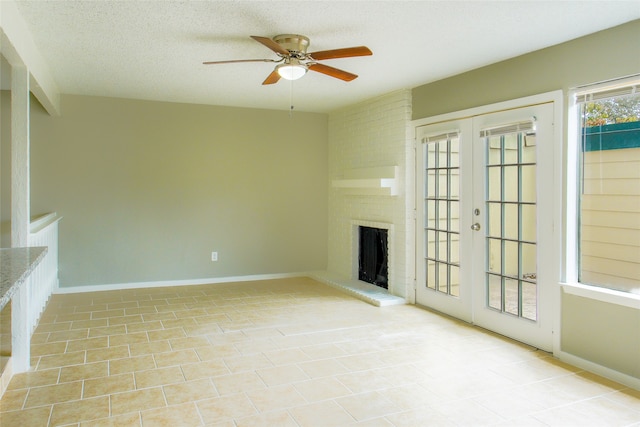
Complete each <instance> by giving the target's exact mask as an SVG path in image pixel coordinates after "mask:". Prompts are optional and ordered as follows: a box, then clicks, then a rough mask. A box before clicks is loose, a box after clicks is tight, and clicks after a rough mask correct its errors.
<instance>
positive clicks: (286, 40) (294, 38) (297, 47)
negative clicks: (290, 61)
mask: <svg viewBox="0 0 640 427" xmlns="http://www.w3.org/2000/svg"><path fill="white" fill-rule="evenodd" d="M273 41H274V42H276V43H278V44H279V45H280V46H282V47H283V48H285V49H287V50H288V51H289V52H291V56H293V57H297V58H299V59H304V57H305V56H306V54H307V48H308V47H309V38H308V37H306V36H302V35H300V34H280V35H278V36H275V37H274V38H273Z"/></svg>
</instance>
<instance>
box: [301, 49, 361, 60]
mask: <svg viewBox="0 0 640 427" xmlns="http://www.w3.org/2000/svg"><path fill="white" fill-rule="evenodd" d="M369 55H373V52H371V50H369V48H368V47H366V46H356V47H345V48H342V49H332V50H321V51H319V52H313V53H310V54H309V56H311V58H313V59H315V60H316V61H322V60H323V59H336V58H350V57H353V56H369Z"/></svg>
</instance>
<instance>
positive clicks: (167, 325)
mask: <svg viewBox="0 0 640 427" xmlns="http://www.w3.org/2000/svg"><path fill="white" fill-rule="evenodd" d="M32 343H33V347H32V370H31V371H30V372H27V373H24V374H19V375H16V376H15V377H14V378H13V380H12V381H11V383H10V384H9V388H8V391H7V392H6V393H5V395H4V397H3V398H2V400H0V425H2V426H3V427H5V426H6V427H9V426H19V427H26V426H61V425H64V426H83V427H84V426H144V427H148V426H219V427H227V426H229V427H231V426H270V427H271V426H292V427H293V426H298V427H307V426H362V427H364V426H367V427H374V426H411V427H416V426H465V425H467V426H479V425H499V426H545V425H552V426H573V425H575V426H632V425H633V426H640V392H639V391H634V390H631V389H628V388H625V387H624V386H622V385H620V384H617V383H614V382H611V381H608V380H605V379H603V378H599V377H597V376H595V375H592V374H589V373H587V372H584V371H581V370H580V369H577V368H575V367H572V366H569V365H566V364H564V363H561V362H558V361H557V360H554V359H553V358H551V357H550V356H549V354H547V353H544V352H541V351H537V350H535V349H533V348H530V347H528V346H525V345H522V344H519V343H516V342H513V341H511V340H508V339H505V338H502V337H500V336H497V335H494V334H491V333H488V332H486V331H484V330H480V329H477V328H474V327H471V326H469V325H466V324H464V323H461V322H458V321H455V320H452V319H449V318H447V317H443V316H441V315H438V314H435V313H432V312H429V311H426V310H424V309H421V308H418V307H415V306H410V305H399V306H390V307H384V308H378V307H374V306H372V305H369V304H367V303H364V302H362V301H360V300H357V299H354V298H352V297H351V296H348V295H346V294H344V293H341V292H340V291H337V290H335V289H333V288H331V287H328V286H325V285H323V284H320V283H318V282H314V281H312V280H311V279H306V278H301V279H285V280H272V281H263V282H252V283H233V284H216V285H208V286H185V287H173V288H153V289H136V290H124V291H109V292H94V293H85V294H73V295H55V296H53V297H52V299H51V301H50V303H49V305H48V307H47V309H46V311H45V313H44V314H43V317H42V320H41V321H40V324H39V326H38V328H37V330H36V332H35V334H34V336H33V340H32Z"/></svg>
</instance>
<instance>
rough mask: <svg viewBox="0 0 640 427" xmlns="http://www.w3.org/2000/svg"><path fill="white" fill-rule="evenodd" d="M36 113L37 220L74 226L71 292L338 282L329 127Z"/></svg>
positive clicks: (306, 117) (74, 108)
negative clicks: (304, 278)
mask: <svg viewBox="0 0 640 427" xmlns="http://www.w3.org/2000/svg"><path fill="white" fill-rule="evenodd" d="M32 110H33V111H32V115H31V123H32V132H31V147H32V148H31V170H32V176H31V200H32V207H31V210H32V214H33V215H38V214H41V213H45V212H49V211H56V212H58V214H59V215H60V216H62V217H63V220H62V222H61V223H60V238H59V243H60V283H61V286H63V287H67V286H83V285H102V284H122V283H132V282H148V281H171V280H188V279H200V278H216V277H229V276H244V275H254V274H275V273H290V272H301V271H309V270H319V269H325V268H326V264H327V261H326V260H327V243H326V240H327V239H326V235H327V182H328V178H327V116H326V115H324V114H311V113H295V114H293V116H292V117H290V116H289V113H288V112H285V111H270V110H258V109H242V108H229V107H215V106H203V105H191V104H176V103H161V102H150V101H135V100H125V99H114V98H99V97H85V96H70V95H65V96H63V100H62V115H61V116H60V117H51V116H49V115H48V114H46V112H45V111H44V110H43V109H42V108H41V107H39V106H38V105H34V106H33V108H32ZM212 251H218V252H219V261H218V262H212V261H211V252H212Z"/></svg>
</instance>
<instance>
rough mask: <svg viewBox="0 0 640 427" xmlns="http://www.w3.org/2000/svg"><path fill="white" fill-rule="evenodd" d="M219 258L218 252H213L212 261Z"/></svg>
mask: <svg viewBox="0 0 640 427" xmlns="http://www.w3.org/2000/svg"><path fill="white" fill-rule="evenodd" d="M217 260H218V252H211V261H217Z"/></svg>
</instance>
